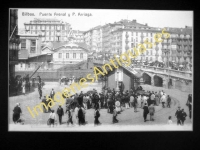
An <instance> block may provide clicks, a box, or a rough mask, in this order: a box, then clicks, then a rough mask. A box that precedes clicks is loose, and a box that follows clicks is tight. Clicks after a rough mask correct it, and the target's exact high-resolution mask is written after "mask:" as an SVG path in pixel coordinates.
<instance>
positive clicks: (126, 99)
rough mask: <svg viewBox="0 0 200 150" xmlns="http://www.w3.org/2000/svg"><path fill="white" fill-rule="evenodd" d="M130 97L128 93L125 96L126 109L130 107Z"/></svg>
mask: <svg viewBox="0 0 200 150" xmlns="http://www.w3.org/2000/svg"><path fill="white" fill-rule="evenodd" d="M128 103H129V98H128V95H126V96H125V106H126V109H129V104H128Z"/></svg>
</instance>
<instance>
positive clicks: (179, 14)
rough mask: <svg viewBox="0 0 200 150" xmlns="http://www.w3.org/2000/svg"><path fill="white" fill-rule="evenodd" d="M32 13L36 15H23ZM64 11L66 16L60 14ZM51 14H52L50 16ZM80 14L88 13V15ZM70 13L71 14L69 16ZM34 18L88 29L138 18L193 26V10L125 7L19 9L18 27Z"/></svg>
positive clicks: (153, 23)
mask: <svg viewBox="0 0 200 150" xmlns="http://www.w3.org/2000/svg"><path fill="white" fill-rule="evenodd" d="M23 13H24V14H25V13H26V14H27V13H29V14H30V13H32V14H34V16H28V15H23ZM58 13H62V14H64V13H65V14H66V16H58V15H56V14H58ZM50 14H51V16H50ZM80 14H88V15H87V16H84V15H82V16H81V15H80ZM69 15H70V16H69ZM34 18H56V19H60V20H63V21H64V22H67V23H69V24H71V27H72V29H73V30H80V31H87V30H89V29H91V28H93V27H95V26H98V25H105V24H106V23H114V22H117V21H120V20H121V19H128V20H133V19H135V20H137V22H138V23H141V24H145V23H147V24H148V26H151V27H160V28H163V27H178V28H185V26H193V11H169V10H167V11H164V10H131V9H129V10H125V9H18V27H19V28H24V23H25V22H26V23H29V22H30V21H31V20H33V19H34Z"/></svg>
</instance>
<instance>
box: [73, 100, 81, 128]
mask: <svg viewBox="0 0 200 150" xmlns="http://www.w3.org/2000/svg"><path fill="white" fill-rule="evenodd" d="M79 108H80V106H79V105H78V104H76V107H75V110H74V111H75V118H76V124H77V125H78V123H79V120H78V111H79Z"/></svg>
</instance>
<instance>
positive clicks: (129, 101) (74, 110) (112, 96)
mask: <svg viewBox="0 0 200 150" xmlns="http://www.w3.org/2000/svg"><path fill="white" fill-rule="evenodd" d="M138 89H139V91H134V90H132V89H131V90H130V91H128V90H127V91H125V92H122V93H121V92H116V91H115V90H114V89H113V90H110V89H109V88H108V89H107V90H105V91H104V92H100V93H98V92H97V91H96V90H95V89H93V91H88V92H86V93H83V92H82V91H81V92H80V94H78V93H76V94H75V95H72V96H71V97H69V98H66V112H65V113H66V114H67V125H69V124H70V123H71V124H72V125H74V123H73V121H72V120H73V119H72V117H73V116H75V120H76V123H75V124H77V125H85V124H86V123H87V121H86V120H85V119H86V117H85V115H86V110H87V109H94V125H100V124H101V123H100V121H99V117H100V109H107V113H110V114H112V115H113V118H112V123H118V122H119V120H118V119H117V115H118V114H121V113H123V111H124V110H126V109H130V108H134V112H135V113H137V112H138V111H137V108H141V109H143V118H144V122H146V121H147V115H148V114H149V115H150V121H154V120H155V119H154V114H155V106H159V105H160V104H161V105H162V107H163V108H165V107H169V108H170V106H171V97H170V96H169V95H167V94H166V93H165V92H164V91H163V90H161V91H159V92H154V91H146V92H145V91H144V90H143V89H142V87H141V86H140V87H139V88H138ZM54 94H55V92H54V91H53V89H52V91H51V93H50V97H53V95H54ZM63 97H64V96H63ZM52 111H53V110H50V112H51V114H52V113H55V112H52ZM51 114H50V117H49V118H51V120H52V119H53V118H52V115H51ZM57 114H58V116H59V124H62V116H63V115H64V111H63V108H61V106H59V108H58V110H57ZM53 116H54V115H53ZM185 117H186V116H185ZM51 124H52V125H54V121H51Z"/></svg>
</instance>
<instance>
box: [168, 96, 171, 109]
mask: <svg viewBox="0 0 200 150" xmlns="http://www.w3.org/2000/svg"><path fill="white" fill-rule="evenodd" d="M170 104H171V97H170V96H169V95H167V107H169V108H170Z"/></svg>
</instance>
